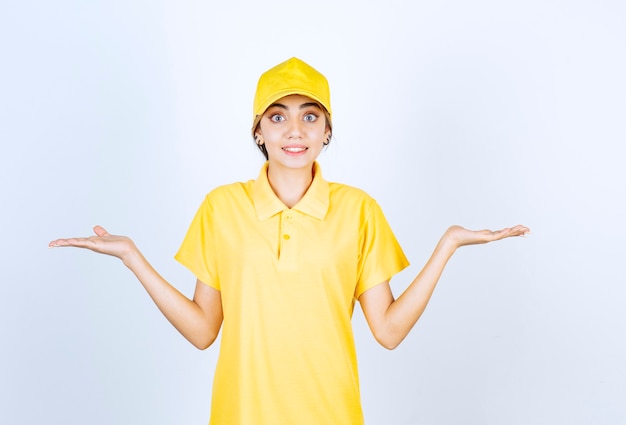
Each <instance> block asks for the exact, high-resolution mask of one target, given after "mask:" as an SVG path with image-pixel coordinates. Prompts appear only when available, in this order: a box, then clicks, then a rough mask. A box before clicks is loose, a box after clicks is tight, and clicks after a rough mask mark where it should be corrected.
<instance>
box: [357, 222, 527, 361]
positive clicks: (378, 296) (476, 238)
mask: <svg viewBox="0 0 626 425" xmlns="http://www.w3.org/2000/svg"><path fill="white" fill-rule="evenodd" d="M529 231H530V230H529V229H528V228H527V227H525V226H521V225H520V226H515V227H512V228H506V229H502V230H499V231H495V232H492V231H490V230H481V231H471V230H467V229H464V228H462V227H460V226H452V227H450V228H449V229H448V230H446V232H445V233H444V235H443V236H442V238H441V239H440V240H439V243H438V244H437V246H436V247H435V250H434V251H433V253H432V255H431V257H430V259H429V260H428V261H427V262H426V265H425V266H424V268H423V269H422V271H421V272H420V273H419V274H418V275H417V277H416V278H415V279H414V280H413V282H412V283H411V284H410V285H409V287H408V288H407V289H406V290H405V291H404V292H403V293H402V295H400V297H398V299H397V300H394V298H393V295H392V293H391V289H390V287H389V281H385V282H383V283H381V284H380V285H377V286H375V287H373V288H371V289H369V290H367V291H365V292H364V293H363V294H362V295H361V296H360V297H359V302H360V303H361V308H362V309H363V314H364V315H365V318H366V320H367V323H368V325H369V327H370V329H371V330H372V333H373V334H374V337H375V338H376V340H377V341H378V342H379V343H380V344H381V345H382V346H383V347H385V348H388V349H390V350H392V349H394V348H396V347H397V346H398V345H399V344H400V343H401V342H402V340H403V339H404V338H405V337H406V336H407V334H408V333H409V331H410V330H411V329H412V328H413V326H414V325H415V323H416V322H417V320H418V319H419V318H420V316H421V315H422V313H423V312H424V310H425V309H426V306H427V305H428V301H429V300H430V297H431V295H432V294H433V291H434V290H435V286H436V285H437V282H438V281H439V278H440V277H441V274H442V273H443V270H444V268H445V266H446V264H447V263H448V260H449V259H450V257H452V255H453V254H454V252H455V251H456V250H457V249H458V248H460V247H461V246H465V245H474V244H482V243H487V242H493V241H497V240H500V239H504V238H508V237H511V236H523V235H525V234H527V233H528V232H529Z"/></svg>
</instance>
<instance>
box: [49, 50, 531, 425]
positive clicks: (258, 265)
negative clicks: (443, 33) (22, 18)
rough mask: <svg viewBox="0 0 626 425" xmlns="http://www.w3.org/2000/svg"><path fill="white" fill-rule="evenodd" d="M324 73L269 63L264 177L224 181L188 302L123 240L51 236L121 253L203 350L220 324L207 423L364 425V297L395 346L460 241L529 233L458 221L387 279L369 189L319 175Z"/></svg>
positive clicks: (195, 259) (197, 231) (394, 261)
mask: <svg viewBox="0 0 626 425" xmlns="http://www.w3.org/2000/svg"><path fill="white" fill-rule="evenodd" d="M331 119H332V111H331V107H330V92H329V87H328V82H327V81H326V78H325V77H324V76H323V75H322V74H320V73H319V72H318V71H316V70H315V69H313V68H312V67H310V66H309V65H307V64H306V63H304V62H302V61H301V60H299V59H297V58H292V59H289V60H288V61H286V62H283V63H281V64H279V65H277V66H276V67H274V68H272V69H270V70H269V71H267V72H266V73H264V74H263V75H262V76H261V78H260V79H259V83H258V86H257V92H256V95H255V100H254V116H253V126H252V133H253V136H254V139H255V141H256V143H257V146H258V147H259V149H260V150H261V151H262V152H263V154H264V155H265V157H266V159H267V161H266V163H265V164H264V166H263V168H262V169H261V172H260V174H259V177H258V178H257V179H256V180H251V181H249V182H246V183H234V184H230V185H226V186H222V187H219V188H217V189H215V190H213V191H212V192H211V193H209V194H208V195H207V197H206V198H205V200H204V202H203V203H202V205H201V207H200V209H199V210H198V212H197V214H196V216H195V218H194V220H193V222H192V224H191V226H190V228H189V231H188V232H187V235H186V237H185V239H184V241H183V243H182V246H181V248H180V250H179V251H178V253H177V254H176V259H177V260H178V261H180V262H181V263H182V264H183V265H185V266H186V267H188V268H189V269H190V270H191V271H192V272H193V273H194V275H195V276H196V277H197V282H196V289H195V294H194V297H193V299H192V300H190V299H188V298H187V297H185V296H184V295H182V294H181V293H180V292H178V291H177V290H176V289H175V288H174V287H173V286H171V285H170V284H169V283H167V282H166V281H165V280H164V279H163V278H162V277H161V276H159V274H158V273H157V272H156V271H155V270H154V269H153V268H152V266H151V265H150V264H149V263H148V261H147V260H146V259H145V258H144V257H143V256H142V254H141V252H140V251H139V250H138V249H137V247H136V246H135V245H134V243H133V242H132V241H131V240H130V239H129V238H127V237H124V236H113V235H110V234H109V233H107V231H106V230H105V229H104V228H102V227H100V226H96V227H95V229H94V231H95V233H96V236H92V237H89V238H72V239H59V240H56V241H53V242H51V243H50V246H75V247H81V248H88V249H91V250H93V251H95V252H99V253H104V254H109V255H113V256H116V257H118V258H120V259H121V260H122V261H123V262H124V264H125V265H126V266H127V267H128V268H130V270H132V271H133V273H135V275H136V276H137V278H138V279H139V281H140V282H141V283H142V284H143V286H144V287H145V288H146V290H147V292H148V294H149V295H150V296H151V297H152V299H153V300H154V302H155V303H156V305H157V306H158V308H159V309H160V310H161V311H162V312H163V314H164V315H165V316H166V317H167V319H168V320H169V321H170V322H171V323H172V324H173V325H174V326H175V327H176V328H177V329H178V330H179V331H180V332H181V334H182V335H183V336H185V338H187V339H188V340H189V341H190V342H191V343H192V344H194V345H195V346H196V347H198V348H200V349H205V348H207V347H208V346H210V345H211V344H212V343H213V341H214V340H215V338H216V337H217V335H218V333H219V332H220V328H221V331H222V339H221V347H220V356H219V360H218V364H217V369H216V372H215V380H214V389H213V401H212V409H211V422H210V423H211V424H213V425H220V424H224V425H237V424H271V425H275V424H346V425H348V424H350V425H351V424H362V423H363V415H362V411H361V406H360V400H359V383H358V374H357V365H356V353H355V347H354V339H353V335H352V328H351V323H350V319H351V315H352V311H353V308H354V303H355V301H356V300H358V301H359V302H360V303H361V307H362V309H363V312H364V314H365V317H366V319H367V322H368V324H369V326H370V329H371V330H372V333H373V335H374V337H375V338H376V340H377V341H379V342H380V343H381V344H382V345H383V346H384V347H386V348H389V349H393V348H395V347H396V346H397V345H398V344H399V343H400V342H401V341H402V340H403V339H404V337H405V336H406V335H407V334H408V332H409V331H410V329H411V328H412V327H413V325H414V324H415V322H416V321H417V320H418V318H419V317H420V315H421V314H422V312H423V311H424V309H425V308H426V304H427V303H428V300H429V299H430V296H431V294H432V292H433V290H434V288H435V285H436V283H437V281H438V280H439V277H440V276H441V273H442V272H443V269H444V267H445V265H446V263H447V261H448V260H449V258H450V257H451V256H452V254H453V253H454V252H455V251H456V249H457V248H459V247H461V246H464V245H470V244H479V243H486V242H491V241H496V240H499V239H504V238H507V237H511V236H520V235H524V234H526V233H527V232H528V231H529V229H528V228H526V227H524V226H521V225H519V226H515V227H512V228H506V229H503V230H499V231H496V232H492V231H488V230H483V231H470V230H466V229H464V228H462V227H460V226H452V227H450V228H449V229H448V230H447V231H446V232H445V233H444V235H443V236H442V238H441V240H440V241H439V243H438V244H437V246H436V248H435V250H434V252H433V254H432V256H431V258H430V259H429V260H428V262H427V263H426V265H425V266H424V268H423V270H422V271H421V272H420V273H419V274H418V276H417V277H416V278H415V280H414V281H413V282H412V283H411V285H410V286H409V287H408V288H407V289H406V291H405V292H404V293H403V294H402V295H401V296H400V297H399V298H398V299H394V297H393V295H392V293H391V290H390V287H389V279H390V278H391V277H392V276H393V275H394V274H396V273H397V272H399V271H400V270H402V269H404V268H405V267H406V266H407V265H408V262H407V260H406V258H405V256H404V254H403V252H402V250H401V248H400V246H399V245H398V243H397V241H396V239H395V237H394V235H393V233H392V231H391V229H390V228H389V225H388V224H387V222H386V220H385V218H384V216H383V214H382V211H381V209H380V208H379V206H378V205H377V204H376V202H375V201H374V200H373V199H372V198H371V197H369V196H368V195H367V194H366V193H364V192H363V191H361V190H359V189H355V188H352V187H349V186H345V185H341V184H337V183H329V182H327V181H325V180H324V179H323V178H322V174H321V170H320V167H319V165H318V164H317V162H316V159H317V157H318V155H319V154H320V152H321V150H322V149H323V147H324V146H325V145H327V144H328V143H329V142H330V140H331V135H332V121H331Z"/></svg>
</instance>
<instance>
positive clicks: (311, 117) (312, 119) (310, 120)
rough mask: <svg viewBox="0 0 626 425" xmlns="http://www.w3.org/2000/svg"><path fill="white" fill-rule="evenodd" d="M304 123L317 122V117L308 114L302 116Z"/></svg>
mask: <svg viewBox="0 0 626 425" xmlns="http://www.w3.org/2000/svg"><path fill="white" fill-rule="evenodd" d="M304 121H306V122H315V121H317V115H315V114H313V113H310V114H306V115H305V116H304Z"/></svg>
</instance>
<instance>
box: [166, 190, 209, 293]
mask: <svg viewBox="0 0 626 425" xmlns="http://www.w3.org/2000/svg"><path fill="white" fill-rule="evenodd" d="M215 246H216V243H215V232H214V214H213V208H212V206H211V203H210V197H209V196H207V197H205V199H204V201H203V202H202V204H201V205H200V208H199V209H198V212H196V215H195V217H194V218H193V221H192V222H191V225H190V226H189V230H187V234H186V235H185V238H184V239H183V242H182V244H181V246H180V248H179V250H178V252H177V253H176V255H175V256H174V258H175V259H176V260H177V261H178V262H179V263H181V264H182V265H183V266H185V267H187V268H188V269H189V270H190V271H191V272H192V273H193V274H194V275H195V276H196V277H197V278H198V279H199V280H200V281H202V282H204V283H206V284H207V285H209V286H211V287H213V288H215V289H217V290H219V289H220V283H219V279H218V274H217V263H216V251H215Z"/></svg>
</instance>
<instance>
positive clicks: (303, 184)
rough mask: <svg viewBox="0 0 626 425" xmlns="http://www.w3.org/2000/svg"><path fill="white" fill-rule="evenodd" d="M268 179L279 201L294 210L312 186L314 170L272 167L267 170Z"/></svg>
mask: <svg viewBox="0 0 626 425" xmlns="http://www.w3.org/2000/svg"><path fill="white" fill-rule="evenodd" d="M267 179H268V180H269V182H270V186H271V187H272V190H273V191H274V193H275V194H276V196H278V199H280V200H281V201H282V202H283V204H285V205H287V206H288V207H289V208H293V207H294V206H295V205H296V204H297V203H298V202H300V199H302V197H303V196H304V194H305V193H306V191H307V189H308V188H309V186H311V182H313V168H304V169H281V168H279V167H271V166H270V167H269V168H268V169H267Z"/></svg>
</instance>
